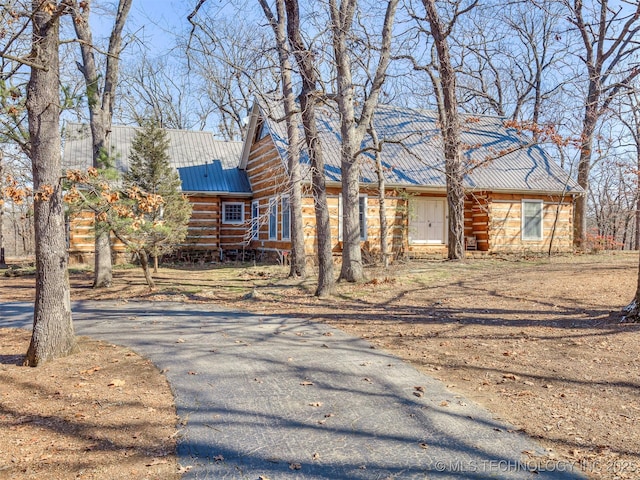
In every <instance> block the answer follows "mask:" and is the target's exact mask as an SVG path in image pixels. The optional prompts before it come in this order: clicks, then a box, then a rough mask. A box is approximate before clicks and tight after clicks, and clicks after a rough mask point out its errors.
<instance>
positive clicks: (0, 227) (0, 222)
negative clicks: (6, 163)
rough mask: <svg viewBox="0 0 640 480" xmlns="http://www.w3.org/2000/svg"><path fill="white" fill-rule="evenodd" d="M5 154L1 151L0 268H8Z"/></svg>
mask: <svg viewBox="0 0 640 480" xmlns="http://www.w3.org/2000/svg"><path fill="white" fill-rule="evenodd" d="M3 160H4V154H3V153H2V151H1V150H0V268H4V267H6V266H7V265H6V263H5V257H4V193H3V192H4V171H3V170H4V169H3Z"/></svg>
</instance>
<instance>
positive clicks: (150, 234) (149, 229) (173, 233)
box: [124, 122, 191, 268]
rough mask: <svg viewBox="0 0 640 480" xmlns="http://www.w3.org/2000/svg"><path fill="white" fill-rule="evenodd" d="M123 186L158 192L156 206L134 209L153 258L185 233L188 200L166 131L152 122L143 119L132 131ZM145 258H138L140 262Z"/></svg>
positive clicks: (173, 245) (181, 239) (166, 251)
mask: <svg viewBox="0 0 640 480" xmlns="http://www.w3.org/2000/svg"><path fill="white" fill-rule="evenodd" d="M124 184H125V188H126V189H127V190H129V191H131V190H140V191H142V192H145V193H148V194H153V195H158V196H160V197H161V198H162V205H161V206H160V207H159V208H152V209H149V211H144V209H143V210H142V211H141V210H140V204H136V209H138V210H139V211H138V212H136V213H137V214H138V215H140V216H142V217H143V218H144V220H145V222H144V224H141V225H139V228H140V229H141V230H142V231H143V232H144V235H145V237H146V241H145V242H144V243H145V247H144V251H145V253H146V254H147V255H151V256H152V257H153V258H154V260H155V266H156V268H157V258H158V256H160V255H163V254H166V253H170V252H172V251H173V250H174V249H175V247H176V246H177V245H178V244H179V243H181V242H182V241H184V239H185V238H186V236H187V224H188V222H189V218H190V216H191V204H190V203H189V201H188V200H187V198H186V197H185V196H184V195H183V194H182V192H181V182H180V177H179V176H178V172H176V171H175V170H174V169H173V168H172V167H171V165H170V164H169V139H168V137H167V133H166V131H165V130H164V129H162V128H161V127H160V126H159V125H158V124H157V123H155V122H147V123H145V124H144V125H143V127H142V129H141V130H139V131H138V132H137V133H136V136H135V137H134V139H133V142H132V144H131V151H130V154H129V170H128V171H127V172H126V173H125V174H124ZM145 261H146V259H142V258H141V262H145Z"/></svg>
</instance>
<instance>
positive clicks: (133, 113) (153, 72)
mask: <svg viewBox="0 0 640 480" xmlns="http://www.w3.org/2000/svg"><path fill="white" fill-rule="evenodd" d="M192 88H193V87H192V84H191V81H190V79H189V75H188V74H187V73H186V71H185V70H184V68H183V67H182V66H180V65H176V64H175V63H173V62H168V61H167V60H166V59H164V58H157V59H151V58H149V56H148V54H147V53H146V52H145V51H144V50H143V51H141V52H140V54H139V55H138V56H137V58H136V59H135V61H132V62H129V63H127V64H123V66H122V81H120V82H119V85H118V92H117V105H116V111H115V115H116V118H118V119H119V120H120V121H121V122H123V123H125V124H129V123H134V124H136V125H140V126H141V125H143V124H144V122H145V121H148V120H149V119H150V118H153V119H155V120H156V121H157V122H158V123H159V124H160V125H161V126H162V127H164V128H176V129H180V130H188V129H191V128H198V129H203V128H205V126H206V123H207V117H208V116H209V115H210V110H211V106H208V105H207V103H208V102H204V101H202V99H199V98H197V96H195V95H193V94H192V93H191V89H192Z"/></svg>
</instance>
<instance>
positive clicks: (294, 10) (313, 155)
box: [285, 0, 334, 297]
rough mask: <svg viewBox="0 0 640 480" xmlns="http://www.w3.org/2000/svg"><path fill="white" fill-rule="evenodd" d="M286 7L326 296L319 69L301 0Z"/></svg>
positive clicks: (329, 275) (329, 257)
mask: <svg viewBox="0 0 640 480" xmlns="http://www.w3.org/2000/svg"><path fill="white" fill-rule="evenodd" d="M285 8H286V12H287V35H288V37H289V43H290V45H291V49H292V50H293V54H294V56H295V58H296V62H297V64H298V68H299V70H300V75H301V76H302V92H301V93H300V96H299V97H298V98H299V100H300V110H301V117H302V125H303V128H304V135H305V141H306V144H307V150H308V154H309V160H310V163H311V175H312V177H311V182H312V191H313V199H314V205H315V214H316V239H317V248H318V286H317V288H316V292H315V294H316V296H319V297H324V296H327V295H330V294H331V292H332V290H333V286H334V278H333V254H332V252H331V224H330V220H329V207H328V205H327V188H326V179H325V171H324V170H325V165H324V158H323V154H322V145H321V143H320V138H319V136H318V125H317V119H316V103H317V102H318V100H319V94H320V92H319V91H318V71H317V69H316V65H315V64H314V53H313V51H312V50H311V49H310V48H309V47H307V46H306V45H305V42H304V40H303V39H302V35H301V32H300V7H299V5H298V0H285Z"/></svg>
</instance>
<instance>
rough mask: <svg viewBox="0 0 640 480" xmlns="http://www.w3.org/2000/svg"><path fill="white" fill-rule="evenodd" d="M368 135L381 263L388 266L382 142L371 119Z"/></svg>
mask: <svg viewBox="0 0 640 480" xmlns="http://www.w3.org/2000/svg"><path fill="white" fill-rule="evenodd" d="M369 135H371V142H372V147H373V155H374V163H375V171H376V176H377V177H378V214H379V218H380V254H381V255H382V265H383V266H384V268H388V267H389V244H388V236H389V225H388V222H387V206H386V205H387V197H386V188H387V187H386V178H385V175H384V168H383V166H382V159H381V156H382V145H383V144H382V142H381V141H380V138H379V137H378V132H377V131H376V129H375V127H374V126H373V119H372V120H371V126H370V127H369Z"/></svg>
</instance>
